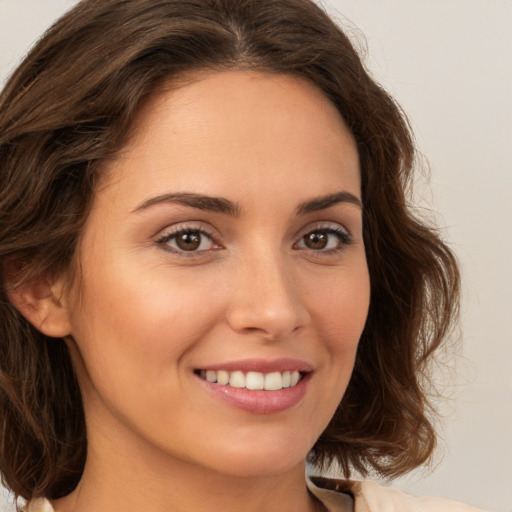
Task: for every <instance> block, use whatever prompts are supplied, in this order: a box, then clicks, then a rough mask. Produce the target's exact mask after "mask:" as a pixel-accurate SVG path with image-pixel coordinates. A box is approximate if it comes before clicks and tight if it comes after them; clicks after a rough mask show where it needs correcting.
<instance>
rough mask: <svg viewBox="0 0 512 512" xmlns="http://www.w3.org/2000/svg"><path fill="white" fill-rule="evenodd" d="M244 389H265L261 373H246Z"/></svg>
mask: <svg viewBox="0 0 512 512" xmlns="http://www.w3.org/2000/svg"><path fill="white" fill-rule="evenodd" d="M245 387H246V388H247V389H263V388H264V387H265V377H264V376H263V373H259V372H249V373H247V375H246V376H245Z"/></svg>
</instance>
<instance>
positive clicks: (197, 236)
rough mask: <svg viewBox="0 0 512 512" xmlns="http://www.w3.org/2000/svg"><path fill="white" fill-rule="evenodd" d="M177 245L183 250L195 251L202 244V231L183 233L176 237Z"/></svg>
mask: <svg viewBox="0 0 512 512" xmlns="http://www.w3.org/2000/svg"><path fill="white" fill-rule="evenodd" d="M176 245H177V246H178V247H179V248H180V249H182V250H183V251H195V250H196V249H198V248H199V246H200V245H201V233H198V232H189V233H182V234H181V235H178V236H177V237H176Z"/></svg>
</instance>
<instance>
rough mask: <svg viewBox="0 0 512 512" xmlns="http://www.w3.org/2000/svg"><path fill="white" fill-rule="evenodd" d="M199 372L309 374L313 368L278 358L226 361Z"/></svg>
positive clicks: (299, 362)
mask: <svg viewBox="0 0 512 512" xmlns="http://www.w3.org/2000/svg"><path fill="white" fill-rule="evenodd" d="M198 369H199V370H212V371H220V370H224V371H228V372H233V371H242V372H245V373H246V372H260V373H272V372H286V371H291V372H292V371H298V372H303V373H306V372H311V371H313V367H312V366H311V365H310V364H309V363H306V362H305V361H301V360H299V359H292V358H279V359H240V360H238V361H226V362H225V363H218V364H208V365H206V366H201V367H199V368H198Z"/></svg>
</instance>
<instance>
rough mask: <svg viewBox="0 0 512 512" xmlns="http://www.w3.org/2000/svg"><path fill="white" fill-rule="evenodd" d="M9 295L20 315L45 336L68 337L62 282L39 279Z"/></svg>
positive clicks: (60, 279)
mask: <svg viewBox="0 0 512 512" xmlns="http://www.w3.org/2000/svg"><path fill="white" fill-rule="evenodd" d="M8 294H9V298H10V299H11V301H12V303H13V304H14V305H15V306H16V308H17V309H18V310H19V312H20V313H21V314H22V315H23V316H24V317H25V318H26V319H27V320H28V321H29V322H30V323H31V324H32V325H33V326H34V327H35V328H36V329H38V330H39V331H41V332H42V333H43V334H46V336H50V337H52V338H63V337H65V336H68V335H69V334H70V333H71V321H70V315H69V310H68V307H67V300H66V299H65V286H64V279H63V278H59V279H56V280H50V279H48V278H47V277H44V276H40V277H37V278H34V279H32V280H31V281H29V282H28V283H24V284H22V285H20V286H18V287H16V288H15V289H11V290H9V292H8Z"/></svg>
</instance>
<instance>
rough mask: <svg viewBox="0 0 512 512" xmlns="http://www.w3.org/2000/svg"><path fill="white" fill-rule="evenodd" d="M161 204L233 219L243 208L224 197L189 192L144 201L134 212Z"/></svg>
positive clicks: (163, 195) (164, 195)
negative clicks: (214, 213)
mask: <svg viewBox="0 0 512 512" xmlns="http://www.w3.org/2000/svg"><path fill="white" fill-rule="evenodd" d="M161 203H178V204H181V205H183V206H190V207H192V208H197V209H199V210H206V211H210V212H217V213H225V214H227V215H231V216H233V217H239V216H240V213H241V208H240V205H239V204H238V203H233V202H232V201H229V200H228V199H224V198H222V197H211V196H206V195H203V194H192V193H188V192H180V193H171V194H162V195H161V196H157V197H152V198H151V199H148V200H147V201H144V202H143V203H142V204H141V205H139V206H137V208H135V210H134V212H138V211H141V210H146V209H147V208H149V207H150V206H153V205H155V204H161Z"/></svg>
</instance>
